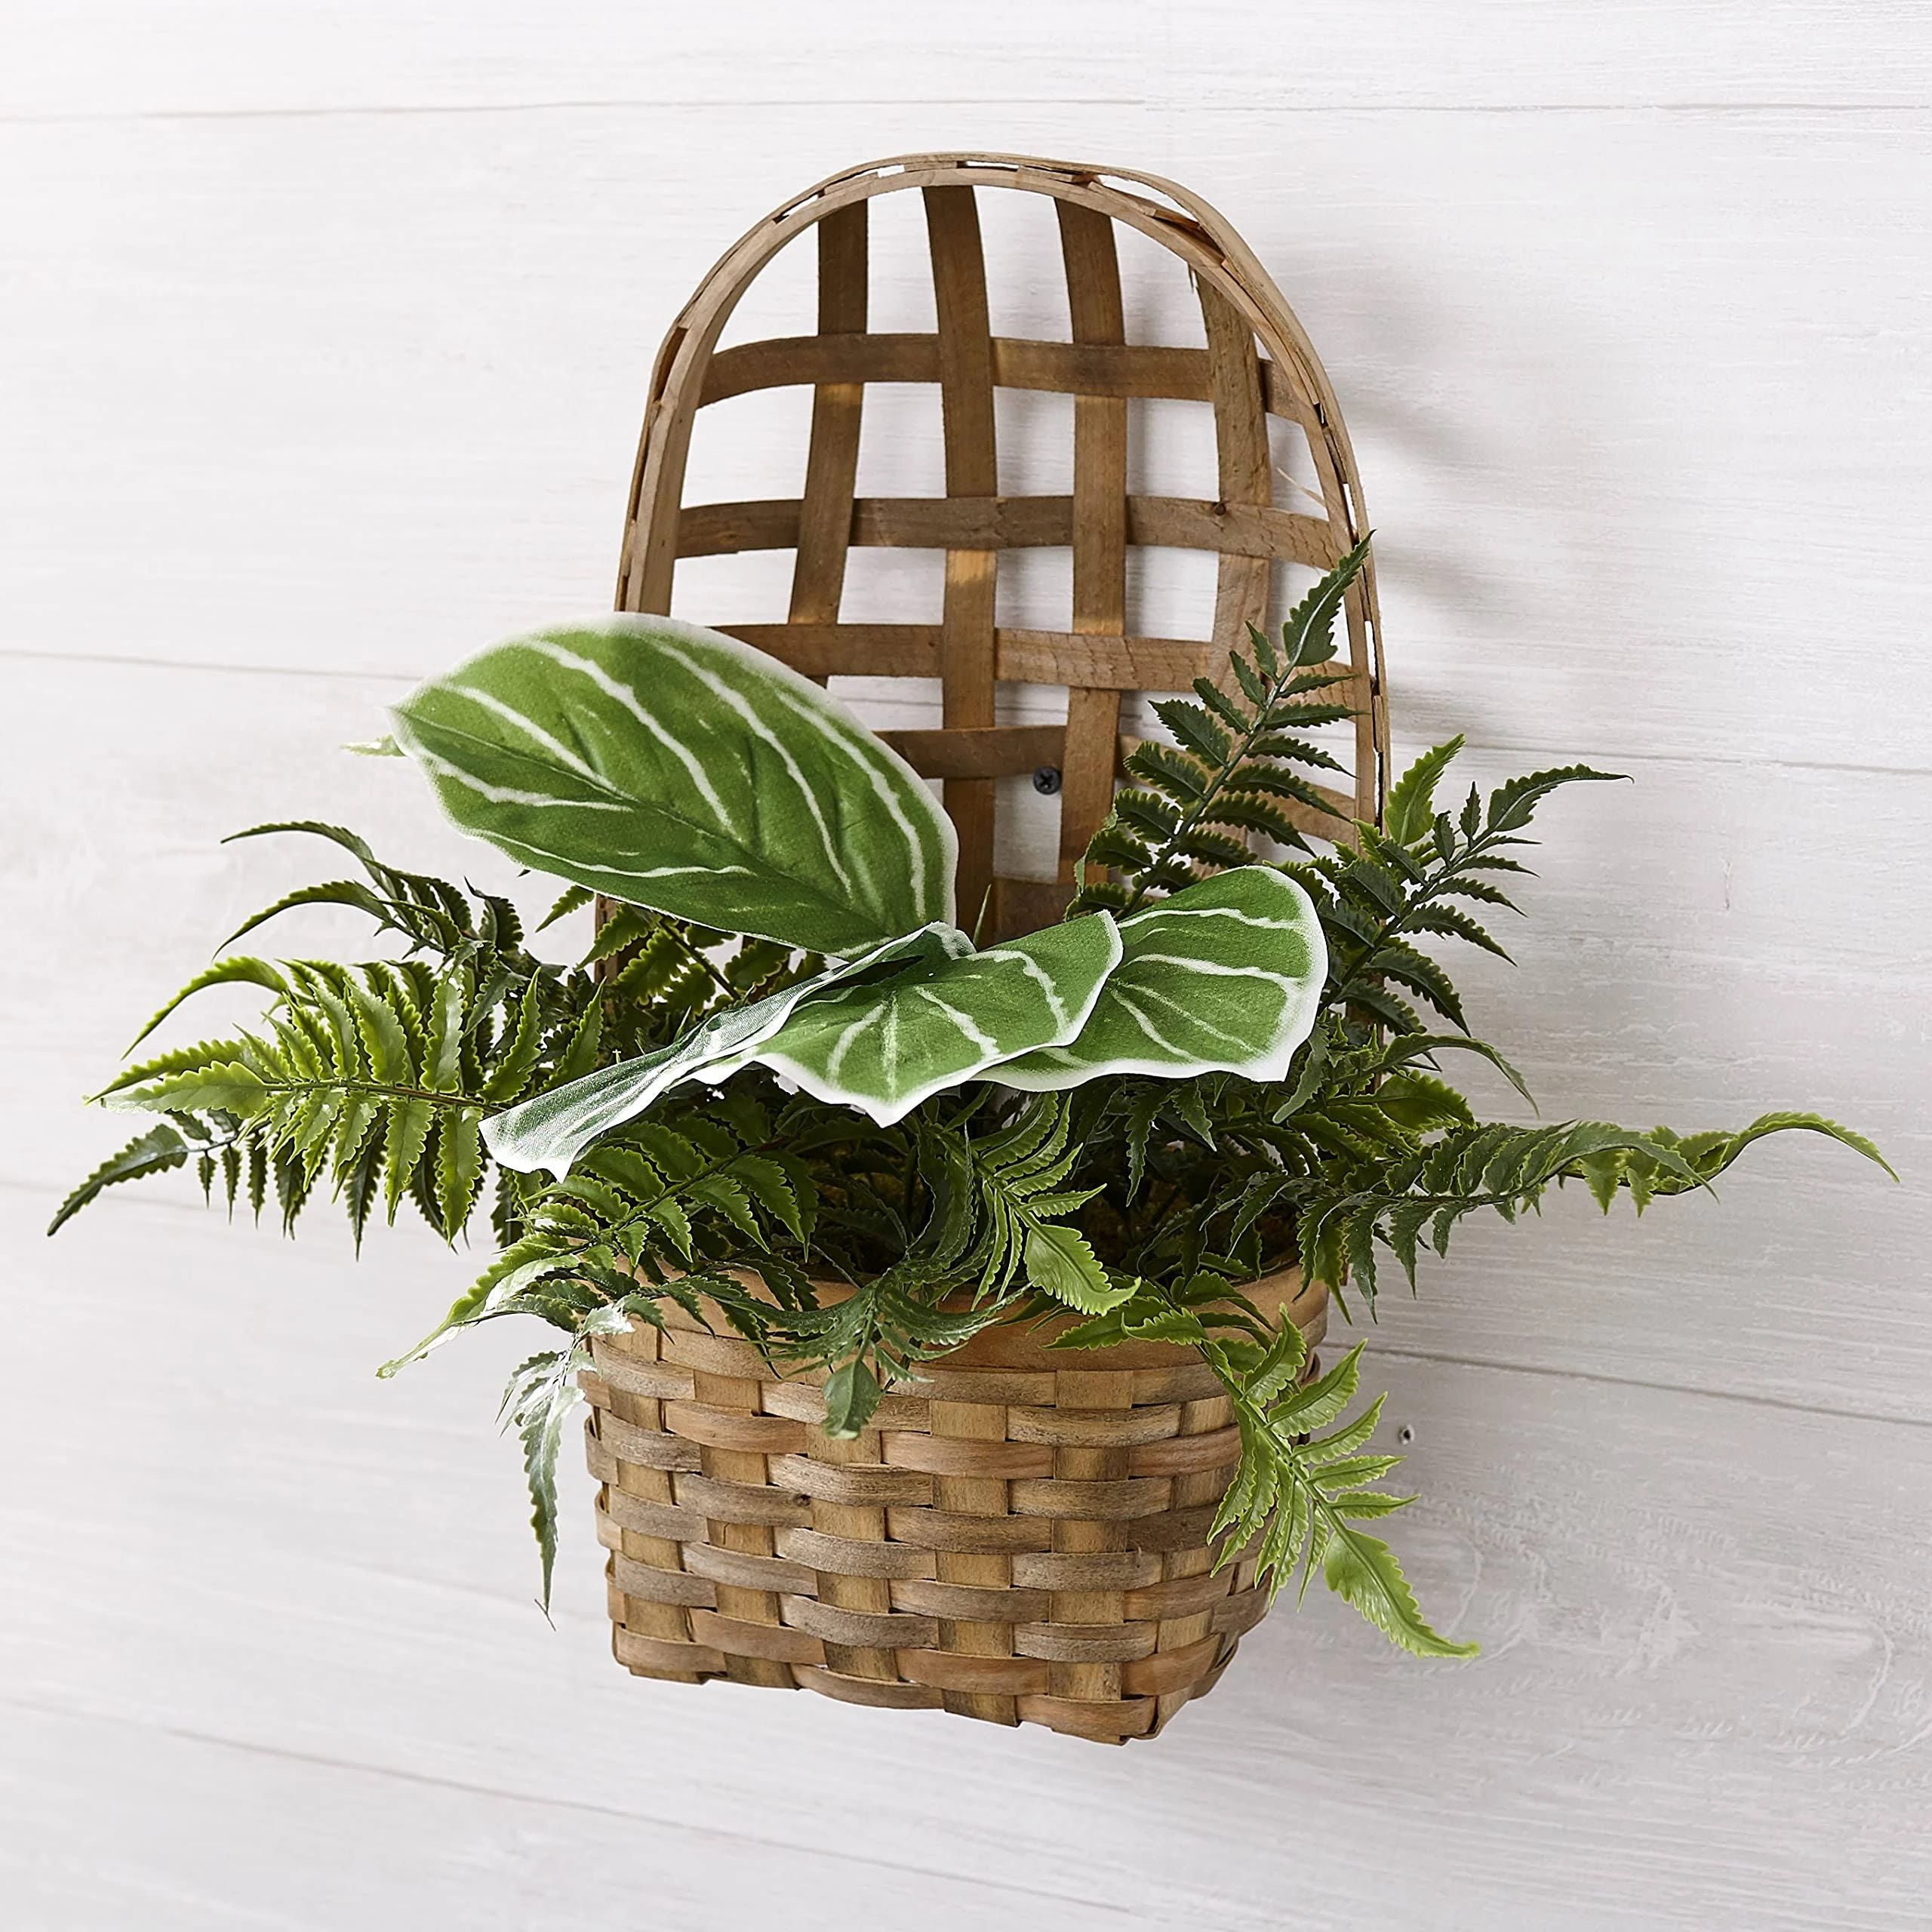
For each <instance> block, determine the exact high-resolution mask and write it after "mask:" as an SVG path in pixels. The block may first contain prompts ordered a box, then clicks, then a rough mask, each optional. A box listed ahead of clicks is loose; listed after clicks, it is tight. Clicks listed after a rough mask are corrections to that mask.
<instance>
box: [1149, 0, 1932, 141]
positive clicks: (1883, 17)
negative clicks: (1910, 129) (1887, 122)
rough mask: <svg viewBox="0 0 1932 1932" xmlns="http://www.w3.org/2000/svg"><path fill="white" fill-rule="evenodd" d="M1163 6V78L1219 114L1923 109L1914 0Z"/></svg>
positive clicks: (1927, 79)
mask: <svg viewBox="0 0 1932 1932" xmlns="http://www.w3.org/2000/svg"><path fill="white" fill-rule="evenodd" d="M1158 13H1159V16H1160V20H1159V26H1158V35H1159V41H1160V55H1159V57H1160V60H1161V72H1162V73H1163V74H1164V75H1168V76H1169V77H1170V82H1171V85H1177V86H1178V87H1179V88H1180V90H1181V91H1182V93H1183V95H1184V97H1185V98H1186V100H1188V102H1189V105H1190V106H1209V105H1211V106H1214V108H1215V109H1217V110H1218V111H1220V112H1223V113H1226V112H1229V111H1234V112H1239V111H1241V110H1242V109H1248V108H1257V107H1265V108H1269V109H1276V108H1283V107H1292V108H1297V109H1322V108H1330V107H1343V108H1361V107H1372V108H1375V109H1380V110H1383V111H1389V110H1395V111H1400V110H1401V109H1405V108H1406V109H1446V110H1447V111H1450V112H1457V111H1466V110H1468V109H1484V108H1506V109H1511V110H1512V111H1521V110H1522V109H1536V108H1543V109H1549V108H1559V107H1586V108H1604V107H1631V106H1641V107H1677V106H1690V107H1706V106H1712V105H1722V106H1730V107H1755V106H1770V107H1783V106H1792V105H1794V104H1816V105H1819V106H1828V107H1831V108H1834V109H1837V108H1842V107H1847V106H1862V107H1906V108H1922V107H1924V106H1927V104H1928V103H1932V21H1928V19H1927V14H1926V11H1925V9H1924V8H1922V7H1918V6H1915V5H1913V4H1912V0H1860V4H1858V5H1851V6H1847V5H1842V4H1834V0H1767V4H1763V5H1757V4H1753V0H1680V3H1679V4H1676V5H1670V6H1667V7H1660V6H1648V5H1629V4H1626V3H1625V0H1463V4H1461V5H1457V6H1454V7H1444V6H1437V5H1431V4H1430V0H1365V4H1362V5H1334V4H1330V0H1317V4H1314V5H1304V6H1300V7H1297V8H1295V9H1294V12H1293V14H1292V15H1284V17H1281V19H1280V20H1278V21H1276V22H1274V23H1271V25H1272V28H1273V30H1272V31H1269V32H1257V31H1255V29H1254V21H1255V16H1254V12H1253V11H1252V10H1251V8H1249V7H1247V5H1244V0H1202V4H1198V5H1189V6H1168V7H1164V8H1160V9H1159V10H1158Z"/></svg>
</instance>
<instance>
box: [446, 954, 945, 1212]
mask: <svg viewBox="0 0 1932 1932" xmlns="http://www.w3.org/2000/svg"><path fill="white" fill-rule="evenodd" d="M961 946H964V947H967V948H968V949H970V947H971V941H970V940H968V939H967V937H966V936H965V934H964V933H961V932H959V931H957V930H956V929H955V928H952V927H951V926H944V925H937V924H935V925H932V926H928V927H927V928H924V930H923V931H919V932H916V933H911V934H907V935H906V937H905V938H903V939H897V940H892V941H891V942H890V943H888V944H887V945H885V946H878V947H875V949H873V950H872V952H869V953H866V954H863V955H861V956H860V958H857V959H855V960H852V961H849V962H848V963H847V964H844V965H842V966H835V967H832V968H829V969H828V970H827V971H825V972H823V973H821V974H819V975H817V977H815V978H813V979H810V980H800V981H799V982H798V983H797V984H796V985H795V986H786V987H785V988H784V989H783V990H781V991H780V992H775V993H772V994H769V995H767V997H766V998H763V999H760V1000H753V1001H751V1002H750V1004H748V1005H745V1006H735V1007H733V1008H730V1009H729V1010H728V1011H725V1012H723V1013H720V1014H716V1015H715V1016H714V1017H712V1018H711V1019H709V1020H706V1021H705V1022H704V1023H703V1025H702V1026H696V1027H694V1028H693V1029H691V1032H688V1033H687V1034H686V1035H685V1036H684V1038H682V1039H681V1040H677V1041H673V1042H672V1044H671V1045H669V1046H668V1047H663V1048H660V1049H659V1050H658V1051H657V1052H656V1053H651V1054H640V1055H639V1056H638V1057H637V1058H635V1059H634V1060H619V1061H617V1063H615V1064H614V1066H606V1067H602V1068H600V1069H598V1071H597V1072H595V1073H590V1074H586V1075H584V1077H583V1078H582V1079H580V1080H572V1081H568V1082H567V1083H565V1084H564V1085H562V1086H559V1087H553V1088H551V1089H550V1090H549V1091H548V1092H547V1093H543V1094H537V1095H536V1096H535V1097H534V1098H532V1099H531V1100H525V1102H523V1103H522V1104H521V1106H515V1107H512V1108H510V1109H509V1110H508V1111H507V1112H503V1113H500V1114H499V1115H497V1116H496V1118H494V1120H492V1121H489V1122H488V1124H486V1125H485V1128H484V1130H483V1138H484V1140H485V1142H486V1143H488V1146H489V1149H490V1152H491V1154H492V1155H494V1157H495V1158H497V1160H498V1161H500V1162H501V1163H502V1164H503V1166H505V1167H506V1168H515V1169H516V1170H518V1171H519V1172H521V1173H526V1174H528V1173H531V1172H534V1171H535V1170H537V1168H547V1169H548V1170H549V1171H550V1172H551V1173H552V1174H555V1176H556V1177H558V1180H561V1179H562V1178H563V1177H564V1176H565V1174H568V1173H569V1172H570V1170H571V1164H572V1163H573V1162H574V1161H575V1160H576V1159H577V1156H578V1155H580V1154H581V1153H582V1152H583V1150H584V1149H586V1147H588V1146H589V1145H590V1144H591V1143H592V1142H593V1141H595V1140H598V1139H600V1138H601V1137H602V1136H603V1135H605V1134H608V1133H609V1132H610V1131H611V1129H612V1128H617V1127H621V1126H623V1124H624V1123H625V1122H626V1121H631V1120H635V1118H637V1117H638V1115H639V1114H641V1113H642V1112H644V1111H645V1109H646V1108H647V1107H648V1106H650V1105H651V1103H652V1102H653V1101H654V1100H657V1098H658V1097H660V1095H661V1094H666V1093H668V1092H669V1091H670V1089H671V1088H673V1087H675V1086H676V1085H677V1084H678V1083H679V1082H680V1081H685V1080H692V1079H695V1078H697V1076H698V1075H700V1074H702V1073H706V1072H711V1071H712V1070H713V1069H715V1068H716V1067H717V1066H718V1063H721V1062H723V1061H728V1060H734V1059H735V1060H737V1061H738V1062H739V1063H742V1062H743V1059H744V1058H746V1057H748V1053H747V1050H748V1049H749V1048H753V1047H755V1046H756V1045H757V1044H758V1042H759V1041H761V1040H764V1039H765V1038H768V1036H769V1035H771V1034H772V1033H774V1032H777V1029H779V1028H780V1026H783V1024H784V1023H785V1022H786V1019H787V1018H788V1017H789V1015H790V1014H791V1012H792V1008H794V1007H795V1006H796V1005H797V1004H798V1002H799V1001H801V999H804V998H806V997H807V995H810V994H813V993H816V992H822V991H823V990H824V989H826V988H827V987H829V986H835V985H837V984H838V983H839V982H840V981H841V980H848V979H852V978H855V977H860V976H863V977H866V979H867V980H868V981H869V980H870V978H871V977H873V976H875V974H877V973H878V971H884V970H888V969H889V968H891V967H892V966H893V965H894V964H895V963H898V962H905V961H915V960H918V959H920V958H925V957H927V956H929V955H930V956H933V957H937V958H947V957H949V956H951V954H952V952H955V951H956V950H958V949H959V948H960V947H961Z"/></svg>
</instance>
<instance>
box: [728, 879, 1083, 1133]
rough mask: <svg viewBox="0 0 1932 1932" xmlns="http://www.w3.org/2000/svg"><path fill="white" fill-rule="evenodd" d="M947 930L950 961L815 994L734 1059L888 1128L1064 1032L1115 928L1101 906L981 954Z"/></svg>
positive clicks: (1066, 1036) (1075, 1019)
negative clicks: (953, 940)
mask: <svg viewBox="0 0 1932 1932" xmlns="http://www.w3.org/2000/svg"><path fill="white" fill-rule="evenodd" d="M957 937H958V942H959V943H958V945H957V946H955V949H954V950H953V952H952V956H950V957H943V956H937V955H927V956H926V957H925V958H922V959H921V960H920V961H918V964H916V965H915V966H913V967H912V968H910V969H909V970H908V971H905V972H903V973H900V974H895V975H894V977H892V978H891V979H889V980H884V981H881V982H879V983H857V984H848V985H845V986H835V987H833V988H832V989H830V990H829V992H819V993H814V995H812V996H811V998H808V999H806V1000H804V1001H801V1002H800V1003H799V1004H798V1005H797V1006H796V1007H795V1008H794V1009H793V1010H792V1013H791V1014H790V1016H789V1017H788V1018H787V1019H786V1021H785V1023H784V1024H783V1026H780V1027H779V1028H777V1030H776V1031H775V1032H772V1033H771V1034H769V1035H767V1036H766V1038H764V1040H763V1041H761V1043H760V1044H758V1046H757V1047H756V1048H754V1049H753V1050H752V1051H751V1052H749V1053H747V1054H745V1055H744V1056H743V1059H742V1060H740V1062H739V1064H743V1062H744V1061H746V1060H758V1061H760V1062H761V1063H763V1064H764V1066H768V1067H770V1068H771V1069H772V1070H773V1072H775V1073H778V1074H780V1075H784V1076H786V1078H789V1079H792V1080H795V1081H797V1082H798V1084H799V1085H800V1086H801V1087H802V1088H804V1089H805V1091H807V1092H808V1093H810V1094H816V1095H817V1097H818V1098H819V1099H820V1100H830V1101H833V1102H835V1103H841V1104H843V1105H846V1106H855V1107H858V1108H860V1109H863V1111H864V1112H866V1113H868V1114H869V1115H872V1118H873V1119H874V1120H875V1121H878V1123H879V1124H880V1125H881V1126H890V1125H891V1123H892V1122H893V1121H896V1120H897V1119H899V1118H900V1117H901V1116H902V1115H905V1114H906V1113H909V1112H910V1111H911V1110H912V1109H913V1108H914V1107H915V1106H918V1103H920V1102H921V1100H925V1099H927V1098H928V1097H930V1096H931V1095H932V1094H937V1093H941V1092H943V1091H945V1090H946V1088H951V1087H956V1086H958V1085H959V1084H961V1081H967V1080H971V1079H974V1078H977V1077H978V1076H979V1075H981V1074H983V1073H984V1072H986V1070H987V1069H989V1067H994V1066H998V1065H999V1064H1000V1063H1001V1062H1002V1061H1004V1060H1011V1059H1012V1058H1013V1057H1014V1056H1016V1055H1017V1054H1026V1053H1030V1052H1032V1051H1033V1050H1035V1048H1040V1047H1043V1046H1049V1045H1051V1044H1054V1043H1055V1042H1057V1041H1066V1040H1072V1039H1073V1038H1075V1037H1076V1036H1077V1035H1079V1033H1080V1032H1081V1029H1082V1028H1083V1027H1084V1026H1085V1025H1086V1024H1087V1023H1088V1015H1089V1014H1091V1012H1092V1011H1093V1010H1094V1001H1096V1000H1097V998H1100V995H1101V989H1102V987H1103V985H1104V984H1105V983H1106V979H1107V975H1108V974H1109V972H1111V971H1112V970H1113V968H1115V966H1116V965H1117V964H1118V963H1119V962H1120V958H1121V935H1120V930H1119V928H1118V927H1116V926H1115V924H1114V922H1113V921H1112V919H1110V918H1108V917H1107V916H1106V915H1105V914H1104V913H1090V914H1088V915H1087V916H1086V917H1084V918H1078V919H1071V920H1069V921H1067V922H1066V924H1063V925H1058V926H1050V927H1048V928H1047V930H1046V931H1044V932H1038V933H1032V934H1029V935H1028V936H1027V937H1026V938H1024V939H1017V940H1011V941H1009V942H1008V943H1006V944H1004V945H1002V946H989V947H988V948H987V949H986V950H985V951H984V952H974V951H972V950H971V945H970V943H967V942H966V941H965V935H964V934H958V936H957Z"/></svg>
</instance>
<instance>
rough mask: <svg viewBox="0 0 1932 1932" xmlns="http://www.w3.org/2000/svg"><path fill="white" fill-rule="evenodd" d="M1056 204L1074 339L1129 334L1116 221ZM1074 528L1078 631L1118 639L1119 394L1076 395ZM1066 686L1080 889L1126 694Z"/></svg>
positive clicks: (1066, 833)
mask: <svg viewBox="0 0 1932 1932" xmlns="http://www.w3.org/2000/svg"><path fill="white" fill-rule="evenodd" d="M1054 212H1055V213H1056V214H1057V215H1058V216H1059V217H1060V253H1061V255H1062V257H1063V260H1064V261H1065V263H1066V300H1067V308H1068V311H1069V314H1070V315H1071V317H1072V327H1073V339H1074V340H1075V342H1076V343H1119V342H1121V341H1122V340H1124V337H1125V335H1126V333H1127V325H1126V318H1125V316H1124V312H1123V311H1122V308H1121V292H1120V261H1119V257H1118V255H1117V254H1116V253H1115V248H1114V225H1113V223H1112V222H1110V221H1109V220H1108V219H1107V218H1106V216H1105V215H1103V214H1096V213H1095V212H1094V210H1093V209H1091V208H1080V207H1077V206H1076V205H1075V204H1074V203H1072V202H1055V203H1054ZM1072 540H1073V543H1072V548H1073V629H1074V632H1075V635H1078V636H1082V637H1094V636H1099V637H1119V636H1121V635H1124V632H1125V631H1126V629H1127V404H1126V402H1125V401H1124V400H1123V399H1122V398H1118V397H1115V396H1100V395H1076V396H1075V398H1074V402H1073V528H1072ZM995 657H997V654H995ZM1066 684H1067V693H1066V749H1065V752H1064V753H1063V758H1062V759H1061V761H1060V768H1061V789H1060V881H1061V882H1062V883H1063V884H1066V885H1069V886H1071V885H1072V883H1073V877H1074V866H1075V862H1076V861H1077V860H1078V858H1079V857H1080V855H1081V853H1083V852H1084V851H1086V849H1087V841H1088V840H1089V839H1090V838H1092V837H1093V835H1094V833H1095V832H1097V831H1098V830H1099V829H1100V823H1101V821H1102V820H1103V819H1104V818H1106V816H1107V814H1108V812H1109V810H1110V809H1111V808H1112V804H1113V796H1114V770H1115V764H1116V763H1117V761H1118V755H1119V741H1120V692H1119V691H1118V689H1117V688H1112V687H1110V686H1108V685H1081V684H1079V683H1077V682H1076V681H1075V680H1074V678H1072V676H1071V675H1069V676H1068V678H1067V679H1066Z"/></svg>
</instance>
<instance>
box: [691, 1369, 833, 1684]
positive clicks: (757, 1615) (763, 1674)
mask: <svg viewBox="0 0 1932 1932" xmlns="http://www.w3.org/2000/svg"><path fill="white" fill-rule="evenodd" d="M692 1382H693V1389H694V1395H695V1398H696V1400H697V1403H698V1404H701V1405H702V1406H703V1407H706V1408H710V1409H732V1410H735V1411H737V1412H738V1413H739V1414H741V1415H744V1416H752V1415H755V1414H757V1412H758V1391H759V1383H758V1380H756V1379H755V1378H753V1377H737V1376H731V1375H718V1374H712V1373H711V1372H709V1371H706V1370H704V1369H702V1368H700V1369H699V1370H698V1371H697V1372H696V1373H695V1374H694V1376H693V1377H692ZM792 1426H793V1427H798V1426H799V1425H798V1424H793V1425H792ZM698 1455H699V1457H700V1462H701V1465H702V1473H703V1477H704V1478H705V1479H706V1481H710V1482H729V1483H743V1484H747V1485H761V1484H764V1482H765V1481H766V1479H767V1474H766V1472H767V1461H766V1457H765V1455H764V1452H763V1451H759V1450H755V1449H719V1448H714V1447H709V1445H707V1446H705V1447H700V1450H699V1451H698ZM708 1540H709V1542H710V1543H712V1545H713V1546H715V1548H717V1549H728V1550H733V1551H735V1552H738V1553H739V1554H740V1555H746V1556H759V1557H764V1556H775V1555H777V1553H778V1552H777V1548H776V1546H774V1543H773V1542H772V1537H771V1524H769V1523H758V1522H744V1521H728V1520H725V1519H724V1518H715V1519H714V1520H713V1521H712V1523H711V1526H710V1534H709V1539H708ZM713 1587H714V1589H715V1591H716V1593H717V1603H716V1606H715V1613H716V1614H715V1617H714V1618H712V1619H711V1620H709V1623H708V1625H706V1624H705V1623H703V1622H702V1621H701V1620H705V1619H706V1617H707V1613H706V1612H705V1611H692V1612H691V1632H692V1635H694V1637H696V1638H697V1640H698V1641H700V1643H710V1644H715V1646H716V1647H718V1649H720V1650H721V1651H723V1652H724V1669H725V1674H726V1675H728V1676H729V1677H731V1678H734V1679H735V1680H736V1681H737V1682H739V1683H740V1684H771V1685H776V1686H781V1687H789V1685H790V1684H791V1683H792V1673H791V1670H790V1668H789V1666H790V1664H791V1663H792V1662H793V1661H795V1659H794V1658H793V1657H792V1653H791V1652H790V1651H789V1650H787V1649H786V1647H784V1645H783V1642H782V1641H777V1640H774V1643H768V1644H759V1645H758V1647H752V1644H750V1643H749V1641H747V1643H746V1644H745V1645H744V1647H735V1646H734V1644H733V1643H731V1642H730V1641H726V1638H727V1637H728V1636H729V1635H730V1634H731V1632H734V1631H735V1630H736V1629H737V1628H738V1627H739V1626H744V1625H749V1624H762V1625H771V1626H776V1625H777V1624H778V1623H779V1622H780V1617H779V1611H778V1596H777V1592H775V1591H773V1590H771V1589H758V1588H750V1589H747V1588H746V1587H745V1586H743V1585H742V1584H732V1583H718V1584H715V1585H714V1586H713ZM721 1633H723V1634H721ZM774 1644H775V1647H774ZM803 1661H804V1662H808V1663H823V1661H824V1659H823V1657H822V1656H820V1655H818V1654H814V1655H812V1656H811V1657H806V1658H804V1659H803Z"/></svg>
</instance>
